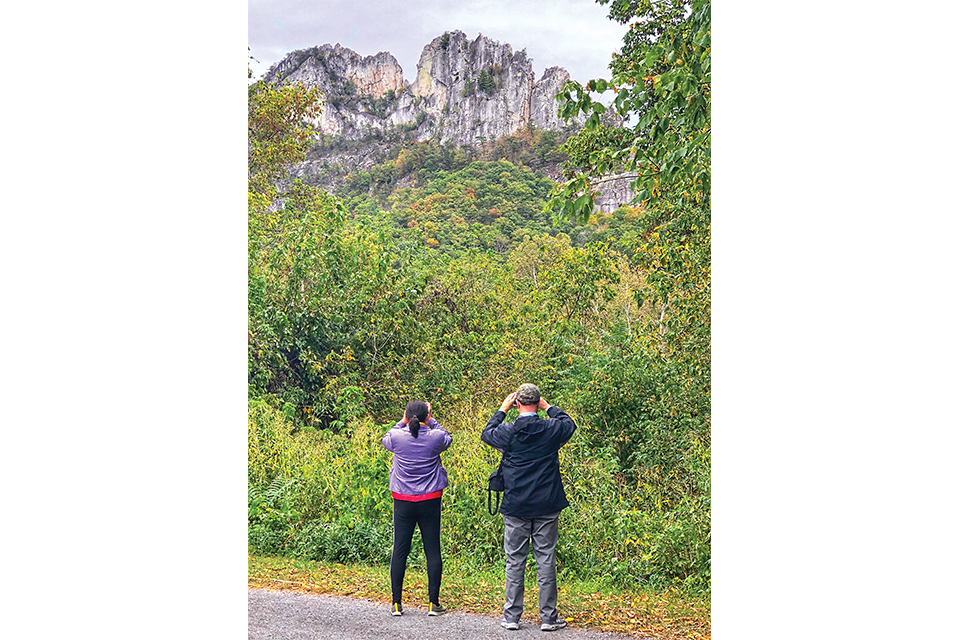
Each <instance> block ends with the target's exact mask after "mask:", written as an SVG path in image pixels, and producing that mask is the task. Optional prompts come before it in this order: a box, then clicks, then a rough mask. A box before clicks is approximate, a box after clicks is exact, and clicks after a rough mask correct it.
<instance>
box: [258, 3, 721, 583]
mask: <svg viewBox="0 0 960 640" xmlns="http://www.w3.org/2000/svg"><path fill="white" fill-rule="evenodd" d="M598 1H599V2H600V3H601V4H606V2H605V1H604V0H598ZM611 18H612V19H616V20H620V21H622V22H632V23H634V24H635V25H640V26H635V27H634V28H632V29H631V30H630V32H629V33H628V35H627V38H626V39H625V42H624V47H623V49H622V50H621V51H620V52H619V53H617V54H616V55H615V57H614V62H613V64H612V65H611V72H612V77H611V78H610V79H608V80H596V81H591V82H590V83H587V84H586V85H584V86H581V85H578V84H576V83H574V82H568V83H567V84H566V85H565V86H564V87H563V89H562V91H561V93H560V96H561V100H560V102H559V104H558V107H559V110H560V112H561V113H562V114H565V115H567V116H569V117H571V118H579V119H580V121H581V122H582V121H585V126H584V128H583V129H582V130H580V131H579V132H578V133H575V134H574V133H572V131H566V132H561V131H541V130H538V129H537V128H535V127H532V126H530V127H526V128H524V129H522V130H519V131H516V132H514V133H513V134H511V135H509V136H504V137H501V138H499V139H497V140H494V141H487V142H484V143H482V144H478V145H453V144H451V143H441V142H439V141H429V140H428V141H416V140H411V139H405V138H404V137H403V136H402V135H398V136H397V137H396V139H395V140H393V141H392V142H391V144H389V145H387V146H385V147H383V151H382V152H381V153H380V154H379V155H378V157H376V159H375V162H372V163H368V166H367V167H366V168H359V167H353V168H351V169H349V170H346V169H342V168H338V167H337V166H335V165H336V163H330V162H328V164H327V166H326V167H325V168H324V171H326V172H327V173H326V174H323V172H320V173H312V174H309V175H303V176H302V179H294V176H293V175H291V174H290V169H291V167H293V166H295V165H296V163H300V162H303V161H304V160H305V159H306V158H307V154H308V152H310V153H316V151H315V149H316V146H315V145H316V141H317V139H318V137H317V134H316V132H314V131H312V130H311V129H310V128H309V127H308V126H305V125H304V123H305V122H307V121H310V120H311V119H316V118H317V117H318V114H319V110H320V108H321V105H322V103H323V99H324V97H323V95H322V94H321V92H320V91H319V90H317V89H311V88H308V87H304V86H302V85H297V84H293V83H286V84H284V83H268V82H263V81H261V82H257V83H254V84H253V85H251V87H250V90H249V100H250V106H249V143H250V156H249V175H250V180H249V184H250V187H249V314H250V318H249V399H250V412H249V416H250V419H249V456H250V457H249V498H250V511H249V517H250V523H249V540H250V545H251V548H252V549H253V550H255V551H256V552H257V553H263V554H281V555H287V556H290V557H301V558H315V559H331V560H338V561H353V562H372V563H384V562H388V561H389V557H390V549H391V542H392V533H391V531H392V529H391V523H392V520H391V518H392V515H391V514H392V508H391V504H392V502H391V498H390V493H389V490H388V488H387V483H388V476H389V464H390V460H389V454H388V453H387V452H386V451H385V450H384V449H383V447H382V446H381V445H380V442H379V439H380V436H381V435H382V434H383V432H384V431H385V430H386V429H388V428H389V427H390V426H391V425H392V424H393V423H394V422H395V421H396V420H398V419H399V418H400V417H401V415H402V410H403V406H404V405H405V404H406V402H407V401H408V400H410V399H424V400H429V401H430V402H431V403H432V404H433V407H434V413H435V415H436V417H437V418H438V420H440V422H441V423H443V425H444V426H445V427H446V428H447V429H448V430H449V431H450V432H451V433H452V434H453V436H454V445H453V446H452V447H451V449H450V450H449V451H448V452H447V453H445V454H444V465H445V466H446V468H447V469H448V472H449V476H450V482H451V484H450V487H449V488H448V490H447V491H446V492H445V493H444V498H443V500H444V509H445V511H444V513H445V515H444V537H443V545H444V554H451V555H457V556H459V557H462V558H465V559H468V560H469V561H471V562H472V561H475V562H477V563H483V564H485V565H488V564H489V563H491V562H495V561H496V560H497V558H499V555H500V554H502V548H501V543H502V529H500V528H499V527H500V526H502V525H501V524H499V519H498V518H492V517H490V516H489V515H487V514H486V511H485V510H486V505H485V499H486V493H485V491H484V488H485V481H486V478H487V476H488V475H489V473H490V471H491V470H492V469H493V468H495V466H496V464H497V460H498V458H497V455H496V452H495V451H493V450H492V449H490V448H489V447H486V446H485V445H482V444H481V443H480V441H479V433H480V431H481V430H482V427H483V425H484V424H485V423H486V420H487V419H488V418H489V416H490V415H492V413H493V412H494V411H495V410H496V409H497V407H498V406H499V403H500V401H501V400H502V398H503V397H504V396H505V395H506V394H507V393H509V392H510V391H512V390H515V389H516V387H517V386H518V385H519V384H520V383H521V382H535V383H536V384H537V385H538V386H539V387H540V388H541V390H542V392H543V395H544V397H545V398H546V399H547V400H548V401H549V402H550V403H551V404H556V405H559V406H561V407H562V408H564V409H565V410H566V411H567V412H568V413H569V414H570V415H571V416H572V417H573V418H574V420H575V421H576V422H577V424H578V425H579V430H578V431H577V434H576V436H575V437H574V439H573V440H572V441H571V442H570V443H569V444H568V445H567V446H566V447H565V448H564V449H563V450H562V451H561V466H562V469H563V474H564V481H565V486H566V489H567V493H568V496H569V498H570V501H571V503H572V507H571V509H569V510H566V511H565V512H564V515H563V516H562V523H561V526H562V531H563V533H562V534H561V536H560V543H559V547H558V565H559V567H560V572H561V576H563V575H564V574H569V575H576V576H581V577H590V578H595V579H596V580H598V581H601V582H603V583H606V584H609V585H612V586H628V585H637V584H641V585H648V586H650V587H651V588H660V587H664V586H666V585H672V584H681V585H683V586H684V588H686V589H689V590H692V591H709V588H710V208H709V207H710V205H709V203H710V185H709V175H710V159H709V149H710V124H709V123H710V121H709V113H710V110H709V106H710V68H709V61H710V35H709V34H710V31H709V30H710V3H709V1H704V0H696V1H694V2H690V1H686V2H684V1H681V0H673V1H671V2H665V3H658V4H657V5H656V8H654V6H653V5H651V4H650V3H640V4H639V5H637V4H636V3H634V4H627V3H617V2H614V3H613V4H612V8H611ZM638 18H646V19H647V20H646V21H643V20H638ZM608 90H612V91H615V96H616V97H615V100H614V102H613V104H612V105H611V106H610V107H609V109H608V108H606V107H604V106H603V105H602V104H600V103H599V102H597V99H596V97H595V96H597V94H601V93H603V92H605V91H608ZM608 111H609V112H611V113H606V112H608ZM601 114H604V118H601ZM609 115H615V116H616V118H613V119H611V118H609V117H607V116H609ZM627 118H629V120H627ZM617 122H620V123H622V122H630V123H633V124H631V125H629V126H628V125H618V124H612V123H617ZM319 140H320V141H321V142H322V144H325V145H328V147H330V146H334V147H335V146H336V145H341V146H343V147H346V146H348V145H349V144H357V143H356V142H353V143H350V142H348V141H346V140H342V139H341V140H339V141H338V140H337V139H335V138H330V137H322V136H321V137H320V138H319ZM338 172H339V173H338ZM611 175H627V176H629V177H630V179H631V180H633V181H634V183H633V184H634V189H635V190H636V192H637V194H638V198H637V199H636V200H635V201H634V202H632V203H629V204H626V205H624V206H622V207H620V208H619V209H617V210H616V211H614V212H613V213H611V214H604V213H602V212H598V211H596V210H595V208H594V194H595V193H596V191H597V186H598V185H599V184H601V183H602V182H603V181H605V180H608V179H609V177H610V176H611ZM331 184H333V185H335V187H334V188H333V193H331V192H329V191H326V190H324V189H323V188H321V186H320V185H331ZM585 541H589V544H585V543H584V542H585ZM414 561H415V560H414Z"/></svg>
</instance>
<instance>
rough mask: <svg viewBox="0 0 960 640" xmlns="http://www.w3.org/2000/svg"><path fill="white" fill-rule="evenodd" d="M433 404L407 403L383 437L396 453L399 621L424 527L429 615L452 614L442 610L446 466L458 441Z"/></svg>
mask: <svg viewBox="0 0 960 640" xmlns="http://www.w3.org/2000/svg"><path fill="white" fill-rule="evenodd" d="M431 412H432V409H431V407H430V403H429V402H420V401H419V400H413V401H411V402H410V403H409V404H407V408H406V410H405V411H404V414H403V420H401V421H400V422H398V423H397V424H395V425H394V426H393V428H392V429H390V430H389V431H387V433H386V435H384V436H383V440H382V442H383V446H384V447H386V448H387V451H391V452H393V466H391V467H390V491H391V492H392V493H393V556H392V557H391V558H390V588H391V590H392V591H393V608H392V610H391V613H392V614H393V615H395V616H399V615H402V614H403V605H402V604H401V595H402V592H403V575H404V573H406V570H407V556H408V555H409V554H410V542H411V540H413V529H414V527H416V526H417V524H419V525H420V537H421V538H422V539H423V553H424V555H425V556H426V557H427V586H428V588H427V591H428V594H429V596H430V607H429V610H428V612H427V615H430V616H436V615H440V614H441V613H444V612H445V611H446V610H445V609H444V608H443V607H442V606H440V579H441V576H442V574H443V561H442V560H441V558H440V498H441V496H442V495H443V488H444V487H446V486H447V470H446V469H444V468H443V465H442V464H440V453H441V452H442V451H445V450H446V449H447V447H449V446H450V443H451V442H453V436H451V435H450V434H449V433H447V430H446V429H444V428H443V427H441V426H440V423H439V422H437V421H436V420H435V419H434V418H433V415H432V413H431Z"/></svg>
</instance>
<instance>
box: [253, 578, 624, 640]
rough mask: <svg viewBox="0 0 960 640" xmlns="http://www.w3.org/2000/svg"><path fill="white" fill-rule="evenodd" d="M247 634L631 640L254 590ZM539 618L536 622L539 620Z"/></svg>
mask: <svg viewBox="0 0 960 640" xmlns="http://www.w3.org/2000/svg"><path fill="white" fill-rule="evenodd" d="M247 594H248V595H247V637H248V638H249V640H306V639H307V638H309V639H310V640H318V639H322V638H337V639H340V640H342V639H352V638H356V639H357V640H360V639H361V638H363V639H366V638H384V639H387V638H389V639H390V640H394V639H395V638H396V639H400V640H406V639H408V638H409V639H413V638H416V639H418V640H420V639H431V640H487V639H488V638H497V639H499V638H507V639H510V640H521V639H522V638H540V639H542V640H551V639H555V640H621V639H622V640H626V639H628V638H630V636H625V635H620V634H614V633H603V632H600V631H590V630H585V629H572V628H570V627H567V628H565V629H560V630H559V631H554V632H551V633H545V632H543V631H540V621H539V619H537V618H536V613H535V612H534V613H533V615H532V616H531V617H530V618H529V619H528V615H530V614H529V613H526V612H525V613H524V616H523V618H521V620H520V629H519V630H518V631H507V630H506V629H503V628H502V627H501V626H500V617H499V616H496V615H479V614H474V613H463V612H460V611H450V612H448V613H446V614H444V615H442V616H434V617H431V616H428V615H427V612H426V609H419V608H415V607H413V606H409V607H407V608H406V609H405V610H404V612H403V615H402V616H399V617H395V616H391V615H390V606H389V605H386V604H380V603H378V602H371V601H369V600H358V599H353V598H344V597H340V596H321V595H314V594H305V593H296V592H293V591H273V590H269V589H248V591H247ZM534 622H535V624H534Z"/></svg>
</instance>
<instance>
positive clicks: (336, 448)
mask: <svg viewBox="0 0 960 640" xmlns="http://www.w3.org/2000/svg"><path fill="white" fill-rule="evenodd" d="M495 409H496V403H486V404H485V403H483V402H482V401H480V400H478V399H468V400H465V401H463V402H462V403H461V404H459V405H457V406H452V407H449V408H447V409H445V410H444V411H442V412H440V413H439V414H438V416H437V418H438V419H439V420H440V421H441V423H442V424H443V425H444V427H445V428H447V429H448V430H449V431H450V432H451V434H453V438H454V440H453V444H452V445H451V447H450V448H449V449H448V450H447V451H446V452H445V453H444V454H443V456H442V458H443V464H444V467H445V468H446V469H447V472H448V475H449V478H450V485H449V486H448V487H447V489H446V490H445V491H444V495H443V519H442V535H441V544H442V549H443V554H444V557H445V558H451V559H453V558H456V559H457V561H458V562H459V563H461V564H466V565H468V566H469V565H472V566H476V567H477V568H478V569H484V570H487V569H489V568H490V567H491V566H499V567H502V565H503V550H502V541H503V537H502V536H503V521H502V518H501V516H500V515H499V514H498V515H496V516H491V515H489V514H488V513H487V494H486V481H487V477H488V476H489V474H490V472H491V471H492V470H493V469H494V468H495V467H496V465H497V463H498V462H499V454H498V453H497V452H496V451H495V450H493V449H491V448H490V447H488V446H486V445H485V444H483V443H482V442H481V441H480V433H481V431H482V430H483V427H484V425H485V424H486V421H487V419H488V418H489V416H490V415H491V414H492V413H493V411H494V410H495ZM571 416H572V417H573V418H574V420H575V421H576V420H577V416H576V415H574V414H573V413H572V412H571ZM291 426H292V425H290V424H288V422H287V418H286V417H285V416H284V415H283V414H282V413H281V412H280V411H277V410H276V409H274V408H272V407H270V406H269V405H268V404H266V403H263V402H253V403H251V407H250V412H249V433H248V436H249V544H250V547H251V551H252V552H254V553H257V554H262V555H283V556H285V557H291V558H299V559H312V560H328V561H337V562H362V563H369V564H386V563H388V562H389V559H390V553H391V547H392V537H393V531H392V518H393V515H392V514H393V500H392V497H391V495H390V491H389V487H388V483H389V472H390V462H391V455H392V454H390V453H389V452H387V451H386V450H385V449H384V448H383V446H382V445H381V444H380V438H381V437H382V435H383V433H385V432H386V430H387V429H389V428H390V426H392V424H386V425H375V424H373V423H372V422H371V421H370V420H369V419H367V420H358V421H356V422H353V423H351V424H349V425H348V426H349V428H348V429H346V430H345V431H344V432H343V433H341V434H335V433H332V432H329V431H316V432H299V433H297V434H295V435H291V433H290V432H291ZM579 435H580V434H579V433H578V434H575V435H574V437H573V439H572V440H571V441H570V442H569V443H568V444H567V446H565V447H564V448H563V449H561V452H560V459H561V470H562V474H563V477H564V486H565V489H566V492H567V496H568V498H569V500H570V503H571V506H570V508H569V509H565V510H564V511H563V513H562V515H561V519H560V540H559V543H558V547H557V562H558V572H559V575H560V576H561V578H562V577H564V576H570V577H575V578H577V579H580V580H592V581H595V582H597V583H598V584H603V585H607V586H611V587H628V586H629V587H637V586H643V585H649V586H650V587H652V588H658V587H662V586H666V585H668V584H669V585H678V584H679V585H681V586H683V587H685V588H687V589H689V590H692V591H708V590H709V580H710V552H709V544H710V533H709V532H710V522H709V518H710V514H709V499H708V498H707V499H701V501H700V502H696V503H694V502H692V501H685V502H681V503H680V506H679V507H678V508H674V509H673V510H671V511H662V510H659V509H657V508H649V507H647V508H641V507H642V506H643V505H644V504H645V503H644V502H643V496H644V495H645V493H644V489H643V487H642V486H639V484H638V485H636V486H634V485H631V484H630V483H629V482H627V480H626V479H625V476H624V475H623V474H622V473H620V472H618V469H619V466H618V461H617V455H616V452H615V451H614V450H613V449H612V448H598V447H592V448H588V447H587V446H586V444H585V442H586V438H581V437H579ZM692 463H695V464H701V465H705V466H704V469H705V470H706V472H705V474H701V475H702V476H703V477H705V478H706V479H705V482H709V452H708V451H704V452H702V456H701V459H700V460H697V461H692ZM706 489H707V490H706V492H705V493H704V494H705V495H707V496H709V487H707V488H706ZM704 500H705V502H704ZM418 546H419V545H417V544H414V545H413V549H414V551H413V553H412V554H411V557H410V559H409V562H410V563H411V565H413V566H418V565H420V564H422V563H423V556H422V552H421V551H420V550H419V548H418Z"/></svg>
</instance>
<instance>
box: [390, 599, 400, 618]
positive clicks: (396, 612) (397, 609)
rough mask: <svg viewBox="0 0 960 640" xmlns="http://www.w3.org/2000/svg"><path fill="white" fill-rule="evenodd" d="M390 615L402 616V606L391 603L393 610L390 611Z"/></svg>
mask: <svg viewBox="0 0 960 640" xmlns="http://www.w3.org/2000/svg"><path fill="white" fill-rule="evenodd" d="M390 613H391V615H395V616H402V615H403V605H402V604H400V603H399V602H394V603H393V609H391V610H390Z"/></svg>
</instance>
